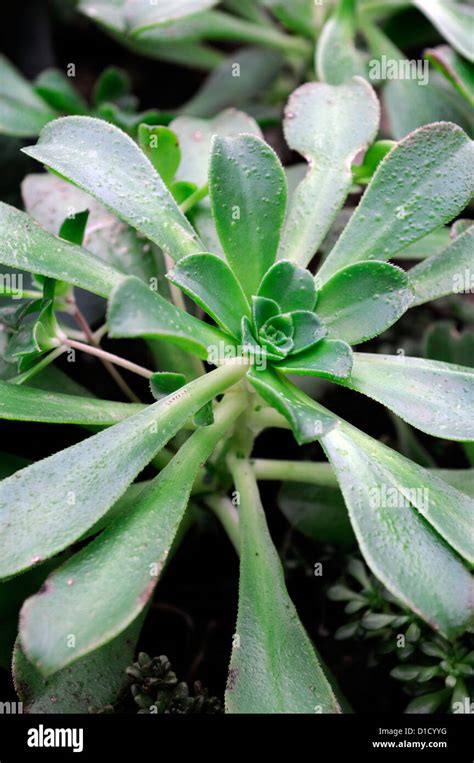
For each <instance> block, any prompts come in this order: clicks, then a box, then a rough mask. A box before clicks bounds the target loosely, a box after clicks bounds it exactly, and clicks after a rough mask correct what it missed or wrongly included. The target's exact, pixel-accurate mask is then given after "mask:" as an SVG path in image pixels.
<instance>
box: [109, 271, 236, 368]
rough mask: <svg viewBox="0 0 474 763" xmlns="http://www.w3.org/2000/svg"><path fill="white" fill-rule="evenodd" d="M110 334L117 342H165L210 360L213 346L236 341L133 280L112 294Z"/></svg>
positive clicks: (230, 343)
mask: <svg viewBox="0 0 474 763" xmlns="http://www.w3.org/2000/svg"><path fill="white" fill-rule="evenodd" d="M107 322H108V326H109V334H110V336H111V337H113V338H115V339H123V338H127V337H137V336H141V337H148V338H151V339H162V340H163V341H166V342H171V343H172V344H175V345H177V346H178V347H182V348H183V349H185V350H187V351H188V352H192V353H193V354H194V355H197V356H198V357H200V358H202V359H203V360H205V359H207V357H208V355H209V347H211V346H212V347H215V346H219V345H220V343H223V344H224V345H232V344H233V340H232V339H231V337H230V336H228V335H227V334H223V333H222V332H221V331H219V330H218V329H217V328H214V327H213V326H208V325H207V323H204V321H201V320H199V319H198V318H195V317H194V316H192V315H189V313H185V312H184V310H180V309H179V308H178V307H175V306H174V305H172V304H171V303H170V302H168V300H166V299H165V298H164V297H162V296H161V295H160V294H158V293H157V292H155V291H153V290H152V289H150V288H149V287H148V286H147V285H146V284H145V283H143V281H140V280H139V279H138V278H134V277H130V278H127V279H125V280H124V281H123V283H122V284H120V286H119V287H118V288H117V289H115V290H114V291H113V292H112V295H111V297H110V301H109V308H108V314H107Z"/></svg>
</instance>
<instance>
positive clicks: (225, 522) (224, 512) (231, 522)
mask: <svg viewBox="0 0 474 763" xmlns="http://www.w3.org/2000/svg"><path fill="white" fill-rule="evenodd" d="M204 503H205V504H206V505H207V506H209V508H210V509H212V511H213V512H214V514H215V515H216V517H217V518H218V519H219V521H220V523H221V525H222V526H223V528H224V530H225V531H226V533H227V535H228V537H229V540H230V541H231V543H232V545H233V546H234V548H235V550H236V551H237V553H240V532H239V515H238V512H237V509H236V508H235V506H234V505H233V504H232V501H231V500H230V499H229V498H228V497H227V496H226V495H218V494H217V493H211V494H210V495H207V496H206V497H205V498H204Z"/></svg>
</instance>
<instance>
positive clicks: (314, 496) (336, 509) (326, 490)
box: [277, 482, 355, 548]
mask: <svg viewBox="0 0 474 763" xmlns="http://www.w3.org/2000/svg"><path fill="white" fill-rule="evenodd" d="M277 502H278V506H279V508H280V509H281V511H282V512H283V514H284V515H285V517H286V518H287V520H288V521H289V522H290V524H291V525H292V526H293V527H295V528H296V529H297V530H299V532H301V533H303V534H304V535H306V536H307V537H308V538H311V539H312V540H315V541H317V542H318V543H330V544H334V545H336V546H340V547H342V548H350V547H351V546H354V544H355V536H354V532H353V530H352V525H351V523H350V520H349V515H348V513H347V509H346V505H345V503H344V499H343V497H342V495H341V491H340V490H339V489H338V488H337V487H333V486H331V485H312V484H309V483H301V482H299V483H298V482H297V483H295V482H284V483H283V485H282V486H281V489H280V491H279V493H278V499H277Z"/></svg>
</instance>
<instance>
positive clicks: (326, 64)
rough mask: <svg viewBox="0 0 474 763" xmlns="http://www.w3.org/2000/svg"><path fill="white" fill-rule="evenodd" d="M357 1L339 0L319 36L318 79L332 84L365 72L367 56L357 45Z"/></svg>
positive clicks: (342, 82) (317, 53)
mask: <svg viewBox="0 0 474 763" xmlns="http://www.w3.org/2000/svg"><path fill="white" fill-rule="evenodd" d="M356 3H357V0H340V1H339V3H338V5H337V9H336V11H335V13H334V15H333V16H332V17H331V18H330V19H329V20H328V21H327V22H326V24H325V25H324V27H323V30H322V32H321V34H320V36H319V40H318V45H317V49H316V61H315V63H316V70H317V73H318V79H320V80H321V81H322V82H327V83H328V84H329V85H342V84H344V83H346V82H348V81H349V80H350V79H352V77H355V76H357V75H359V76H361V77H364V76H365V75H366V70H367V66H366V62H365V56H364V55H363V54H362V53H361V52H360V51H358V50H357V48H356V45H355V36H356V32H357V23H356V22H357V19H356Z"/></svg>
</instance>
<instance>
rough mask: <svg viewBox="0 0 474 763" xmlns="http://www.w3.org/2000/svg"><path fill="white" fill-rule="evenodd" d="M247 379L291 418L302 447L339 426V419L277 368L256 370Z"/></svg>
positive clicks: (290, 422) (265, 398) (252, 370)
mask: <svg viewBox="0 0 474 763" xmlns="http://www.w3.org/2000/svg"><path fill="white" fill-rule="evenodd" d="M298 357H301V356H298ZM292 373H293V371H292ZM247 377H248V379H249V381H250V383H251V384H252V386H253V387H255V389H256V390H257V392H258V393H259V395H261V397H263V399H264V400H265V401H266V402H267V403H269V405H272V406H273V407H274V408H276V410H277V411H278V412H279V413H281V414H282V415H283V416H284V417H285V419H287V421H288V422H289V424H290V426H291V428H292V430H293V434H294V436H295V439H296V441H297V442H298V443H299V444H300V445H303V444H304V443H306V442H313V441H314V440H317V439H318V437H321V435H323V434H324V433H325V432H329V431H330V430H331V429H332V428H333V427H335V426H336V425H337V423H338V419H337V417H336V416H334V415H333V414H330V413H329V412H328V411H325V410H324V408H322V407H321V406H320V405H318V403H316V402H315V401H314V400H312V399H311V398H310V397H308V395H306V394H305V393H304V392H303V391H302V390H301V389H299V388H298V387H296V386H295V385H294V384H292V383H291V382H290V381H289V380H288V379H285V378H284V377H282V376H280V375H279V374H278V373H276V371H274V370H273V369H270V368H268V369H266V370H255V369H253V368H252V369H251V370H250V371H248V373H247Z"/></svg>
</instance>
